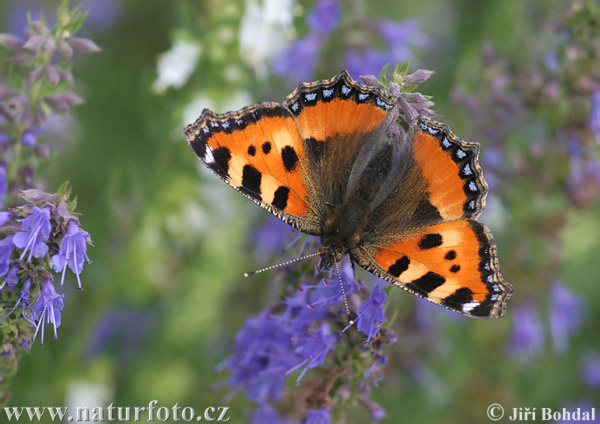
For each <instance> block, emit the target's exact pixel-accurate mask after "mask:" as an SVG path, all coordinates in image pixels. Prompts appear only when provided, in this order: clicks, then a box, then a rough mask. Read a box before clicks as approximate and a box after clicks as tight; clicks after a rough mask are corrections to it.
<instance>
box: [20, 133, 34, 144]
mask: <svg viewBox="0 0 600 424" xmlns="http://www.w3.org/2000/svg"><path fill="white" fill-rule="evenodd" d="M36 142H37V137H36V136H35V134H34V133H33V131H31V130H27V131H25V132H23V135H22V136H21V144H23V146H27V147H34V146H35V144H36Z"/></svg>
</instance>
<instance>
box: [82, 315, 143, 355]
mask: <svg viewBox="0 0 600 424" xmlns="http://www.w3.org/2000/svg"><path fill="white" fill-rule="evenodd" d="M153 322H154V315H153V314H152V313H151V312H150V311H149V310H147V309H141V308H135V307H131V306H111V307H110V308H108V309H106V310H105V311H104V312H103V313H102V314H101V316H100V317H99V319H98V321H97V322H96V324H95V326H94V329H93V331H91V332H90V337H89V339H88V343H87V348H86V353H87V355H88V357H89V358H90V359H92V358H94V357H96V356H97V355H99V354H100V353H101V352H103V351H105V350H108V349H109V348H114V350H116V352H117V354H118V357H119V359H120V360H121V362H122V363H126V362H127V361H129V360H130V359H132V358H133V357H134V355H135V354H136V351H137V349H138V347H139V346H140V343H141V342H142V340H143V338H144V337H145V336H146V335H147V334H148V330H150V328H151V326H152V325H153Z"/></svg>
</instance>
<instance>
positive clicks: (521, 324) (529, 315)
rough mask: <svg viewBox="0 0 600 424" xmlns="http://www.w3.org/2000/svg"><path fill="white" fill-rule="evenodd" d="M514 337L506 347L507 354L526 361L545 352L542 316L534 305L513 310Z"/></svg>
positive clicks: (525, 305)
mask: <svg viewBox="0 0 600 424" xmlns="http://www.w3.org/2000/svg"><path fill="white" fill-rule="evenodd" d="M512 318H513V319H512V321H513V327H512V335H511V338H510V340H509V342H508V345H507V346H506V353H507V354H508V355H509V356H511V357H519V358H521V359H522V360H524V361H529V360H532V359H534V358H535V357H536V356H538V355H539V354H540V353H542V352H543V350H544V330H543V327H542V323H541V321H540V316H539V313H538V310H537V307H535V305H534V304H532V303H526V304H524V305H518V306H516V307H515V308H513V314H512Z"/></svg>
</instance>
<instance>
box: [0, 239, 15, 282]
mask: <svg viewBox="0 0 600 424" xmlns="http://www.w3.org/2000/svg"><path fill="white" fill-rule="evenodd" d="M13 248H14V245H13V236H8V237H6V238H4V239H2V241H0V276H2V275H4V274H6V273H7V272H8V269H9V267H10V262H11V261H10V257H11V255H12V252H13ZM5 282H6V281H5ZM2 287H4V283H3V284H2ZM0 288H1V287H0Z"/></svg>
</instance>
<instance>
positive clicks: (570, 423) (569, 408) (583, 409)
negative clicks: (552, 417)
mask: <svg viewBox="0 0 600 424" xmlns="http://www.w3.org/2000/svg"><path fill="white" fill-rule="evenodd" d="M593 409H594V405H593V404H592V403H591V402H590V401H589V400H582V401H579V402H578V403H576V404H567V405H565V406H564V407H563V408H562V409H561V412H562V411H566V414H569V415H568V416H567V415H566V414H565V413H563V418H564V419H562V420H560V421H554V422H555V424H577V423H580V422H585V423H588V424H590V423H591V424H598V423H599V422H600V421H598V417H596V419H595V420H593V421H592V420H591V416H592V410H593ZM586 413H587V414H588V417H589V419H585V418H584V417H585V415H584V414H586Z"/></svg>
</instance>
